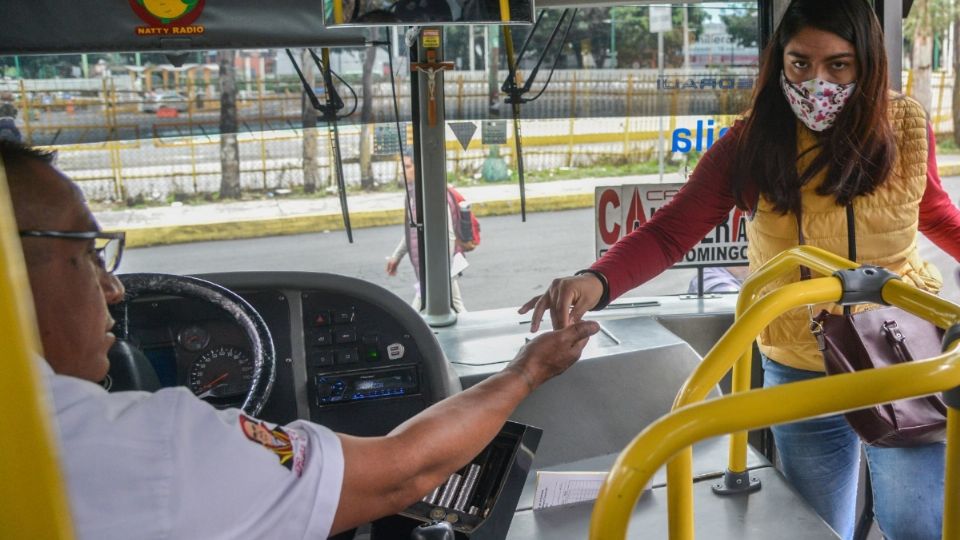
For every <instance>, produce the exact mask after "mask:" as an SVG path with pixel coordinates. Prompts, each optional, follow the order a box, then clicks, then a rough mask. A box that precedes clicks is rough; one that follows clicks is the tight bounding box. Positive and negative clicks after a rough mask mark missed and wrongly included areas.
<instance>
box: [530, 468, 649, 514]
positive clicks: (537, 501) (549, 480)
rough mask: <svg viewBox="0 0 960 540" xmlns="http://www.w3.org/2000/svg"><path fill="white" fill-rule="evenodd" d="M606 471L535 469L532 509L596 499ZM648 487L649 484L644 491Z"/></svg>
mask: <svg viewBox="0 0 960 540" xmlns="http://www.w3.org/2000/svg"><path fill="white" fill-rule="evenodd" d="M606 477H607V473H606V472H604V471H596V472H592V471H591V472H567V471H537V489H536V494H535V495H534V499H533V509H534V510H540V509H543V508H551V507H554V506H566V505H570V504H577V503H581V502H586V501H593V500H596V498H597V495H598V494H599V493H600V486H601V485H602V484H603V480H604V478H606ZM647 489H650V484H647V486H646V487H644V491H646V490H647Z"/></svg>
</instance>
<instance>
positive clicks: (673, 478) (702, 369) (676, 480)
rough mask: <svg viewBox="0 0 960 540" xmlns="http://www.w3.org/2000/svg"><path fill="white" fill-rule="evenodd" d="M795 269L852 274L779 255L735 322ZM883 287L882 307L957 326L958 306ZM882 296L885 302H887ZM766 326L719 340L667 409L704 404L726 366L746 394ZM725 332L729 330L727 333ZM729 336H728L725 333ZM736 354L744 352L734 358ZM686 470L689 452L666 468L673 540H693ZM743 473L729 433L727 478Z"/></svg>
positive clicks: (834, 262) (794, 254) (894, 285)
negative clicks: (738, 344) (728, 341)
mask: <svg viewBox="0 0 960 540" xmlns="http://www.w3.org/2000/svg"><path fill="white" fill-rule="evenodd" d="M800 266H805V267H807V268H809V269H810V270H811V272H812V274H814V275H817V274H820V275H824V276H829V275H831V274H833V273H834V272H836V271H838V270H846V269H850V268H855V267H856V264H855V263H853V262H851V261H849V260H847V259H844V258H843V257H841V256H839V255H835V254H833V253H830V252H829V251H825V250H823V249H820V248H817V247H813V246H800V247H796V248H792V249H789V250H786V251H783V252H781V253H780V254H778V255H777V256H775V257H774V258H772V259H770V260H769V261H767V263H766V264H764V265H763V266H761V267H760V268H759V269H757V270H756V271H755V272H754V273H753V274H751V276H750V277H749V278H748V279H747V280H746V281H745V282H744V284H743V287H742V288H741V291H740V295H739V297H738V299H737V309H736V320H737V321H740V320H742V318H743V317H744V316H745V315H746V313H747V312H748V311H749V310H750V308H751V307H753V306H754V305H756V304H757V303H758V302H760V301H761V299H763V298H767V296H769V295H767V296H761V293H762V291H763V290H764V289H765V288H766V287H767V286H768V285H769V284H770V283H771V282H772V281H774V280H776V279H778V278H780V277H781V276H783V275H784V274H785V273H788V272H792V271H793V272H795V271H797V269H798V268H799V267H800ZM808 283H809V282H808ZM888 285H889V287H885V288H884V295H885V296H884V300H885V301H887V302H888V303H892V304H896V305H898V306H900V307H902V308H903V309H905V310H907V311H909V312H911V313H914V314H916V315H918V316H921V317H925V318H926V319H928V320H930V321H931V322H933V323H934V324H936V325H938V326H940V327H942V328H946V327H948V326H950V325H951V324H954V323H956V322H960V306H956V305H955V304H952V303H950V302H948V301H946V300H943V299H941V298H939V297H937V296H935V295H932V294H930V293H927V292H924V291H920V290H918V289H916V288H914V287H912V286H910V285H907V284H906V283H903V282H900V281H894V282H890V283H888ZM788 287H789V286H788ZM786 289H787V287H784V288H782V289H780V290H781V291H783V290H786ZM791 290H792V289H791ZM770 294H773V293H770ZM791 294H794V293H788V294H781V295H779V296H778V298H783V297H786V298H789V296H790V295H791ZM891 295H892V296H891ZM888 296H890V297H889V298H888ZM838 298H839V293H838V295H837V296H833V297H828V298H825V299H819V300H812V301H806V300H804V301H803V302H801V303H800V304H795V305H793V306H792V307H789V308H785V309H784V310H783V311H786V310H788V309H793V307H797V306H799V305H803V304H813V303H819V302H832V301H836V300H837V299H838ZM783 311H781V313H782V312H783ZM768 322H769V321H768ZM766 324H767V323H763V325H762V326H760V327H759V328H757V329H756V333H755V334H754V335H753V337H752V338H751V339H749V340H745V341H743V345H742V348H741V349H735V348H733V347H732V346H728V345H724V346H723V347H721V346H720V345H721V343H725V341H724V340H725V338H726V335H724V337H723V338H721V340H720V341H718V342H717V345H716V346H715V347H714V348H713V349H712V350H711V351H710V352H709V353H708V354H707V355H706V357H704V359H703V362H701V364H700V365H699V366H698V367H697V369H696V370H694V372H693V373H692V374H691V375H690V377H689V378H688V379H687V381H686V382H685V383H684V385H683V387H681V389H680V391H679V392H678V393H677V397H676V399H675V400H674V404H673V409H674V410H676V409H679V408H680V407H683V406H685V405H689V404H691V403H695V402H698V401H702V400H703V399H704V398H706V396H707V394H708V393H709V391H710V389H711V388H713V387H714V386H716V384H717V383H718V382H720V379H721V378H722V377H723V375H724V374H725V373H726V372H727V371H728V370H730V369H731V366H732V368H733V381H732V391H733V393H739V392H746V391H748V390H749V389H750V366H751V362H752V353H753V348H752V347H753V339H754V338H755V337H756V335H758V334H759V333H760V330H762V329H763V327H765V326H766ZM735 326H736V325H735ZM731 330H733V329H732V328H731ZM729 333H730V331H728V334H729ZM738 351H744V352H743V353H742V354H740V355H739V356H737V352H738ZM692 468H693V453H692V450H690V449H687V450H685V451H683V452H681V453H680V454H679V455H677V456H676V457H675V458H674V459H673V460H671V461H670V463H669V464H668V465H667V508H668V512H669V515H670V537H671V538H674V539H682V540H690V539H692V538H693V519H692V516H693V485H692V477H693V472H692ZM746 468H747V433H746V432H739V433H733V434H731V437H730V461H729V465H728V469H729V470H730V471H731V472H733V473H741V472H744V471H746Z"/></svg>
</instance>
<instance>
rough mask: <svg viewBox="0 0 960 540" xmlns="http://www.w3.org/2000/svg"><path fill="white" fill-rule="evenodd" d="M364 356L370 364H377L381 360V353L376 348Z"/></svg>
mask: <svg viewBox="0 0 960 540" xmlns="http://www.w3.org/2000/svg"><path fill="white" fill-rule="evenodd" d="M363 354H364V358H366V359H367V361H368V362H376V361H378V360H380V351H378V350H377V349H376V348H371V349H367V350H366V351H364V353H363Z"/></svg>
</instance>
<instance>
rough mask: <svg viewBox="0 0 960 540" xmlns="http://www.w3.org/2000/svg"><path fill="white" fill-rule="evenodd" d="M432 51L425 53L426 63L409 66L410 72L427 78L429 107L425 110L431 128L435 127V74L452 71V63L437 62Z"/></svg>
mask: <svg viewBox="0 0 960 540" xmlns="http://www.w3.org/2000/svg"><path fill="white" fill-rule="evenodd" d="M431 53H433V51H427V61H426V62H417V63H414V64H411V65H410V70H411V71H419V72H421V73H423V74H424V75H426V76H427V95H428V96H429V99H430V106H429V107H428V108H427V123H428V124H429V125H430V126H431V127H433V126H435V125H437V73H440V72H441V71H446V70H448V69H453V62H437V61H435V58H436V55H435V54H431Z"/></svg>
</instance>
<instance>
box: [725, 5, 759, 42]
mask: <svg viewBox="0 0 960 540" xmlns="http://www.w3.org/2000/svg"><path fill="white" fill-rule="evenodd" d="M738 8H739V10H738V11H734V12H733V13H730V14H727V15H721V16H720V20H721V21H723V24H724V26H726V27H727V33H728V34H730V37H731V38H732V39H733V41H734V43H737V44H739V45H741V46H743V47H756V46H757V42H758V41H759V39H760V27H759V21H758V19H757V10H756V8H753V9H750V8H748V7H746V6H738Z"/></svg>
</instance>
